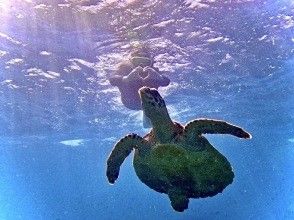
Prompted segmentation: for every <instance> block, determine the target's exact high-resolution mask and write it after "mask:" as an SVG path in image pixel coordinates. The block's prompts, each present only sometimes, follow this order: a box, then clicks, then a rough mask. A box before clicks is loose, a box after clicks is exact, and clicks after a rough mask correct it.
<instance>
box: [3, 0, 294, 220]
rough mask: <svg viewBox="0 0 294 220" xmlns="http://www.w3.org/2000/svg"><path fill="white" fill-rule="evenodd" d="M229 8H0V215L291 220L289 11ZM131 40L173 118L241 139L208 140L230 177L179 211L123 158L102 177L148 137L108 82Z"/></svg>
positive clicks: (293, 67) (262, 4) (256, 0)
mask: <svg viewBox="0 0 294 220" xmlns="http://www.w3.org/2000/svg"><path fill="white" fill-rule="evenodd" d="M234 2H235V3H230V1H218V0H216V1H200V0H199V1H189V0H186V1H184V0H177V1H176V0H172V1H141V0H134V1H130V0H129V1H127V0H126V1H115V0H113V1H98V0H97V1H42V0H31V1H17V0H14V1H5V0H2V1H0V21H1V23H0V101H1V105H0V124H1V126H0V173H1V175H0V219H9V220H10V219H293V218H294V186H293V181H294V178H293V176H294V163H293V161H294V150H293V149H294V126H293V125H294V123H293V122H294V98H293V97H294V96H293V95H294V57H293V52H294V5H293V2H292V1H291V0H283V1H269V0H252V1H246V0H243V1H242V0H240V1H234ZM138 41H140V42H143V43H146V44H148V45H149V46H150V48H151V50H152V53H153V54H154V55H155V61H156V63H155V66H156V67H158V68H159V69H160V70H161V71H162V72H163V73H164V74H166V75H167V76H168V77H169V78H170V79H171V82H172V83H171V85H169V86H168V87H166V88H161V89H160V92H161V94H162V95H163V97H164V99H165V101H166V103H167V106H168V109H169V112H170V115H171V116H172V118H173V119H174V120H176V121H178V122H180V123H182V124H185V123H186V122H188V121H189V120H192V119H195V118H197V117H208V118H215V119H222V120H226V121H229V122H231V123H234V124H236V125H239V126H241V127H243V128H245V129H246V130H247V131H249V132H250V133H251V134H252V136H253V138H252V139H251V140H241V139H237V138H235V137H232V136H224V135H207V138H208V139H209V141H210V142H211V143H212V144H213V145H214V146H215V147H216V148H217V149H218V150H219V151H220V152H221V153H222V154H223V155H225V156H226V157H227V158H228V160H229V161H230V163H231V164H232V166H233V169H234V172H235V179H234V182H233V183H232V184H231V185H229V186H228V187H227V188H226V189H225V190H224V191H223V193H221V194H218V195H217V196H215V197H212V198H206V199H191V200H190V204H189V209H188V210H186V211H185V212H183V213H177V212H175V211H174V210H173V209H172V208H171V206H170V202H169V200H168V197H167V196H166V195H165V194H160V193H157V192H155V191H153V190H151V189H150V188H148V187H147V186H145V185H144V184H143V183H142V182H140V180H139V179H138V177H137V176H136V174H135V172H134V169H133V166H132V155H130V156H129V157H128V158H127V159H126V161H125V162H124V164H123V166H122V167H121V172H120V176H119V179H118V181H117V182H116V183H115V184H114V185H110V184H108V182H107V178H106V176H105V171H106V160H107V157H108V155H109V153H110V152H111V150H112V147H113V145H114V144H115V143H116V142H117V141H118V140H119V139H120V138H121V137H123V136H124V135H126V134H127V133H130V132H135V133H138V134H139V135H144V134H145V133H147V132H148V129H144V128H143V127H142V113H141V112H137V111H132V110H128V109H127V108H125V107H124V106H123V105H122V104H121V102H120V96H119V95H120V94H119V91H118V89H117V88H114V87H112V86H111V85H110V84H109V82H108V78H109V76H111V75H113V74H114V69H115V65H116V64H118V63H119V62H120V61H122V59H123V58H124V57H125V56H126V55H127V54H128V53H129V51H130V47H131V45H132V44H135V43H136V42H138Z"/></svg>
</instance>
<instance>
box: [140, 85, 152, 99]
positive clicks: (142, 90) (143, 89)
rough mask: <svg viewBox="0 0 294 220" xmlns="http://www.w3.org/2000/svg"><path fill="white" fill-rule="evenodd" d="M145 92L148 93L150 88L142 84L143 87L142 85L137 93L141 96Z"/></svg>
mask: <svg viewBox="0 0 294 220" xmlns="http://www.w3.org/2000/svg"><path fill="white" fill-rule="evenodd" d="M146 93H150V88H148V87H146V86H144V87H142V88H141V89H139V94H140V96H141V97H142V96H143V95H144V94H146Z"/></svg>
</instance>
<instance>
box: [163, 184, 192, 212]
mask: <svg viewBox="0 0 294 220" xmlns="http://www.w3.org/2000/svg"><path fill="white" fill-rule="evenodd" d="M168 197H169V199H170V202H171V206H172V207H173V208H174V210H176V211H177V212H183V211H184V210H185V209H187V208H188V204H189V199H188V198H187V196H186V195H184V194H183V193H181V192H180V190H177V189H172V190H169V191H168Z"/></svg>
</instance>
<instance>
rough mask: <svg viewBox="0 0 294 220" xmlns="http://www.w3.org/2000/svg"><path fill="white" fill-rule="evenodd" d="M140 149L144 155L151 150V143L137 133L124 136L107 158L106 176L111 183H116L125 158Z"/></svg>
mask: <svg viewBox="0 0 294 220" xmlns="http://www.w3.org/2000/svg"><path fill="white" fill-rule="evenodd" d="M134 148H135V149H138V150H139V153H140V154H142V155H144V154H146V153H147V152H149V150H150V145H149V143H148V142H147V141H146V140H145V139H143V138H142V137H140V136H139V135H137V134H129V135H127V136H125V137H124V138H122V139H121V140H120V141H119V142H117V144H116V145H115V146H114V148H113V150H112V151H111V153H110V156H109V157H108V159H107V171H106V176H107V178H108V181H109V182H110V183H114V182H115V180H116V179H117V178H118V175H119V169H120V166H121V164H122V163H123V162H124V160H125V158H126V157H127V156H129V154H130V153H131V152H132V150H133V149H134Z"/></svg>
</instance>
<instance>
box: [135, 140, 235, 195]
mask: <svg viewBox="0 0 294 220" xmlns="http://www.w3.org/2000/svg"><path fill="white" fill-rule="evenodd" d="M133 163H134V168H135V171H136V173H137V176H138V177H139V179H140V180H141V181H142V182H143V183H145V184H146V185H147V186H149V187H150V188H152V189H154V190H156V191H158V192H161V193H167V192H168V190H169V189H174V188H178V189H180V190H181V192H182V193H183V194H185V195H186V196H187V197H188V198H199V197H202V198H204V197H208V196H214V195H216V194H217V193H220V192H222V191H223V189H224V188H225V187H226V186H228V185H229V184H231V183H232V182H233V178H234V173H233V171H232V167H231V165H230V163H229V161H228V160H227V159H226V158H225V157H224V156H223V155H222V154H221V153H219V152H218V151H217V150H216V149H215V148H213V146H211V145H210V146H207V147H206V148H205V149H204V150H201V151H192V150H187V149H184V148H182V147H180V146H178V145H175V144H159V145H155V146H153V147H152V150H151V153H150V154H149V155H146V156H145V157H141V156H140V155H139V153H138V151H137V150H136V152H135V156H134V161H133Z"/></svg>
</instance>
